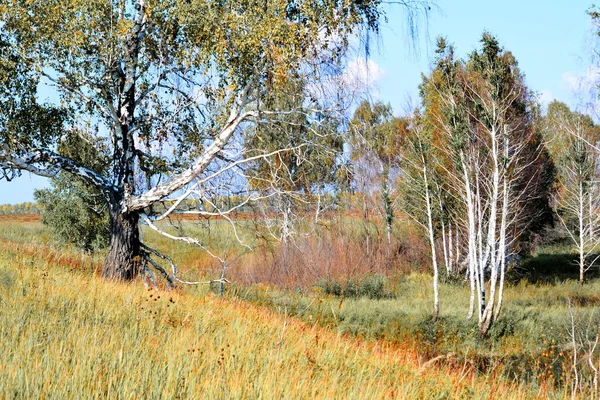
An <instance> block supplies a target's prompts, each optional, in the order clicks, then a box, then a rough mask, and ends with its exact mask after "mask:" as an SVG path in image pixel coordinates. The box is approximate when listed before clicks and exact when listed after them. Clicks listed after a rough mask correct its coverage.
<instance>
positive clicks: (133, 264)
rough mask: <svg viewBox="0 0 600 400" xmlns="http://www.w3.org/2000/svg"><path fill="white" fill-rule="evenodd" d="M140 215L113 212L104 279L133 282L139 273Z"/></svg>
mask: <svg viewBox="0 0 600 400" xmlns="http://www.w3.org/2000/svg"><path fill="white" fill-rule="evenodd" d="M138 221H139V215H138V213H137V212H133V213H113V212H111V216H110V222H111V229H110V247H109V251H108V255H107V256H106V259H105V260H104V270H103V272H102V276H103V277H104V278H109V279H116V280H125V281H129V280H133V279H135V278H136V277H137V275H138V273H139V265H138V264H139V256H140V231H139V227H138Z"/></svg>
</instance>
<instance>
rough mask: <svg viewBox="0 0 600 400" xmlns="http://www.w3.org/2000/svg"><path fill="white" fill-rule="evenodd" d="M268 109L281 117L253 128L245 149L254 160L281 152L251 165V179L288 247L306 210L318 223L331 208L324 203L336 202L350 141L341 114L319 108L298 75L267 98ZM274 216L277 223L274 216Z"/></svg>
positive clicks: (276, 234)
mask: <svg viewBox="0 0 600 400" xmlns="http://www.w3.org/2000/svg"><path fill="white" fill-rule="evenodd" d="M263 107H264V110H265V111H264V112H265V113H267V112H268V113H274V114H278V113H281V115H280V116H279V117H278V118H277V119H267V120H265V121H261V122H259V123H258V124H256V125H255V126H253V128H252V129H251V130H248V132H247V133H246V136H245V142H244V146H245V147H246V148H247V149H249V153H248V155H249V156H260V155H264V154H268V153H272V152H277V154H275V155H273V156H272V157H259V158H256V159H255V160H254V161H252V162H250V163H248V164H247V167H248V168H247V172H246V175H247V177H248V179H249V183H250V186H251V187H252V189H253V190H256V191H258V192H260V193H261V194H262V196H265V197H268V198H269V200H268V201H266V202H262V203H261V204H264V207H263V208H264V211H265V212H263V213H262V214H263V217H264V218H266V219H267V220H269V221H268V223H267V224H266V226H267V228H269V229H268V230H269V232H270V233H271V236H272V237H274V238H275V239H277V240H278V241H281V242H282V243H283V245H284V246H285V245H287V242H288V240H289V239H290V237H292V236H293V234H294V231H295V229H297V227H295V226H294V225H297V224H296V223H294V221H296V220H298V221H300V220H302V219H303V218H305V217H306V215H304V214H305V213H304V211H310V212H311V213H312V212H313V211H314V215H315V219H317V220H318V217H319V214H320V212H322V211H323V209H324V208H326V207H327V205H326V204H324V201H323V200H324V199H325V198H327V199H331V198H332V196H331V194H332V193H333V192H334V191H335V189H336V188H337V187H338V183H339V180H338V175H339V174H338V169H339V168H341V167H343V165H342V164H341V163H340V162H339V161H340V157H341V156H342V153H343V145H344V141H343V137H342V135H341V134H339V133H338V130H339V128H338V127H339V125H340V116H339V115H336V114H334V113H331V112H327V111H326V110H323V109H322V108H321V107H319V105H318V102H317V101H316V100H315V99H314V97H313V96H312V95H311V93H310V92H309V89H308V88H307V87H306V82H304V81H302V80H301V79H299V78H297V77H291V78H290V79H289V80H288V81H287V83H286V85H285V87H284V88H282V90H280V91H279V92H277V93H272V94H271V95H269V96H267V97H266V98H265V100H264V103H263ZM287 110H292V111H291V112H290V111H287ZM278 149H287V150H285V151H278ZM325 193H328V194H329V196H324V194H325ZM272 213H274V214H275V215H276V216H277V220H276V221H272V220H271V218H270V217H269V216H270V215H271V214H272ZM270 228H273V229H270Z"/></svg>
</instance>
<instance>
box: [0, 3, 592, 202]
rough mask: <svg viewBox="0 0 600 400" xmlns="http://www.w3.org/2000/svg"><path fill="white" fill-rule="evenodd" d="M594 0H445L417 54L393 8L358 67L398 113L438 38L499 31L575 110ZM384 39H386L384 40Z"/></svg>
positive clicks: (2, 193) (18, 198)
mask: <svg viewBox="0 0 600 400" xmlns="http://www.w3.org/2000/svg"><path fill="white" fill-rule="evenodd" d="M591 4H592V3H591V1H581V0H546V1H540V0H535V1H533V0H521V1H516V0H504V1H485V0H479V1H476V0H468V1H467V0H461V1H449V0H438V1H437V5H438V7H439V10H436V9H435V8H434V9H433V10H432V14H431V16H430V18H429V25H428V26H429V27H428V32H427V35H425V34H424V33H422V34H421V39H420V40H419V41H418V42H416V43H415V46H416V47H417V50H418V54H416V55H415V54H414V52H411V51H410V50H409V47H410V41H409V39H408V38H407V34H406V28H405V26H406V24H405V22H406V18H405V13H404V10H403V9H402V8H401V7H398V6H395V7H390V8H388V12H387V15H388V23H387V24H384V25H383V26H382V29H381V36H380V38H379V39H378V40H376V41H375V44H374V45H373V46H372V47H371V55H370V58H369V60H368V61H366V62H365V60H364V59H362V60H361V59H359V60H357V61H356V62H355V63H354V64H353V67H354V68H357V69H358V70H360V72H361V73H366V74H368V76H369V80H370V81H372V82H373V88H372V91H371V93H372V97H373V98H374V99H377V100H381V101H384V102H386V103H390V104H391V105H392V106H393V108H394V110H396V113H397V114H401V113H402V110H403V109H405V107H406V105H407V104H408V100H407V99H409V98H410V99H412V102H413V103H416V102H417V101H418V89H417V86H418V84H419V82H420V80H421V73H422V72H425V73H427V71H429V68H430V63H431V58H432V55H433V51H434V49H435V46H434V44H435V38H436V37H438V36H440V35H443V36H446V37H447V39H448V41H449V42H450V43H453V44H454V46H455V47H456V51H457V54H458V55H459V56H461V57H462V56H464V55H466V54H468V53H469V52H471V51H473V50H474V49H475V48H477V47H478V45H479V39H480V37H481V34H482V32H483V31H484V30H487V31H489V32H490V33H492V34H493V35H495V36H496V37H497V38H498V40H499V41H500V43H501V45H502V46H504V48H506V49H507V50H510V51H511V52H512V53H513V54H514V56H515V57H516V59H517V60H518V62H519V65H520V67H521V70H522V71H523V72H524V73H525V76H526V81H527V84H528V86H529V87H530V88H531V89H532V90H535V91H536V92H539V93H540V94H541V98H542V100H543V101H544V102H546V103H547V102H549V101H550V100H551V99H553V98H556V99H558V100H561V101H564V102H566V103H568V104H570V105H571V106H573V107H577V106H578V103H579V100H578V98H577V97H576V96H574V94H573V91H574V89H575V86H576V85H577V83H578V82H580V81H581V79H583V80H584V81H588V80H589V76H590V75H591V76H593V77H594V79H595V76H596V74H597V70H596V69H590V68H589V65H590V55H591V51H590V46H589V44H588V45H586V43H589V40H590V39H591V37H592V35H591V33H590V32H591V24H590V21H589V18H588V16H587V15H586V13H585V11H586V10H587V9H588V8H589V7H590V6H591ZM377 43H379V44H377ZM46 185H47V184H46V180H45V179H43V178H39V177H35V176H31V175H30V174H28V173H24V174H23V176H22V177H21V178H19V179H17V180H15V181H13V182H9V183H7V182H5V181H0V204H6V203H9V204H14V203H20V202H24V201H32V200H33V191H34V189H35V188H41V187H44V186H46Z"/></svg>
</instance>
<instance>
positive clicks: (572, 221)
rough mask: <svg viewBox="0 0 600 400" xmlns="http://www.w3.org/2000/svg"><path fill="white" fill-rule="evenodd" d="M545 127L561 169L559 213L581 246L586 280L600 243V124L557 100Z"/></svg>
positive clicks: (582, 276) (581, 279)
mask: <svg viewBox="0 0 600 400" xmlns="http://www.w3.org/2000/svg"><path fill="white" fill-rule="evenodd" d="M543 129H544V139H545V141H546V146H547V147H548V149H549V151H550V154H551V155H552V159H553V160H554V164H555V166H556V170H557V186H558V188H557V191H556V194H555V202H556V209H557V210H556V211H557V216H558V219H559V220H560V223H561V225H562V226H563V228H564V229H565V231H566V232H567V234H568V236H569V238H570V239H571V240H572V242H573V244H574V245H575V246H576V247H577V253H578V255H579V258H578V267H579V283H580V284H583V283H584V280H585V272H586V271H587V270H589V269H590V268H591V267H592V265H593V264H594V262H595V260H596V259H597V256H596V253H597V252H598V246H599V245H600V237H599V235H598V233H599V232H598V230H599V223H600V196H599V195H600V192H599V190H600V188H599V186H598V178H599V176H598V159H599V156H600V153H599V150H598V147H597V144H598V141H599V140H600V128H599V127H598V126H596V124H594V122H593V120H592V119H591V118H590V117H589V116H587V115H583V114H581V113H578V112H575V111H571V110H570V109H569V107H568V106H567V105H566V104H564V103H561V102H558V101H553V102H552V103H550V104H549V105H548V110H547V112H546V116H545V118H544V127H543Z"/></svg>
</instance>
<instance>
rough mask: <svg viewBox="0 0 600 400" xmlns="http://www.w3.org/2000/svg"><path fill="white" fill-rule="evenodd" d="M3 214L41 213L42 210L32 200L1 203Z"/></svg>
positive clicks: (1, 212)
mask: <svg viewBox="0 0 600 400" xmlns="http://www.w3.org/2000/svg"><path fill="white" fill-rule="evenodd" d="M2 214H41V210H40V208H39V207H38V205H37V204H36V203H32V202H25V203H19V204H1V205H0V215H2Z"/></svg>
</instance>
